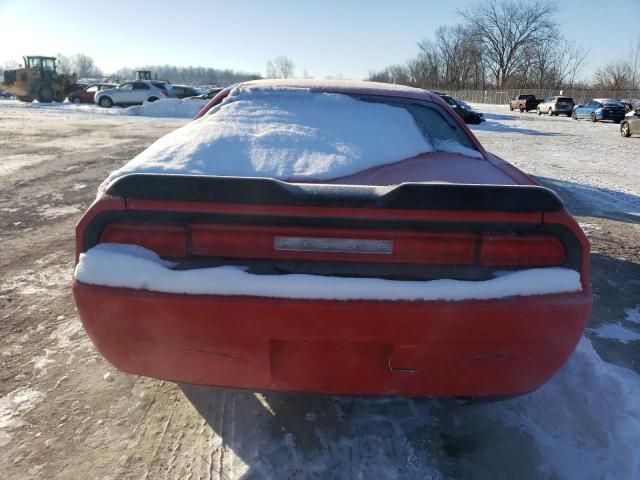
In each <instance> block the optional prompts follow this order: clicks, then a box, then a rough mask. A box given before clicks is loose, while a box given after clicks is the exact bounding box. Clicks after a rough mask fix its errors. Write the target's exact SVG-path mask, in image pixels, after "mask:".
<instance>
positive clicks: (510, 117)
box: [470, 104, 640, 215]
mask: <svg viewBox="0 0 640 480" xmlns="http://www.w3.org/2000/svg"><path fill="white" fill-rule="evenodd" d="M473 106H474V108H476V109H477V110H479V111H481V112H484V114H485V118H486V122H483V123H482V124H480V125H471V126H470V128H471V130H472V131H473V132H474V134H475V135H476V136H477V137H478V139H479V140H480V142H481V143H482V144H483V146H484V147H485V149H486V150H487V151H489V152H492V153H494V154H496V155H498V156H500V157H502V158H504V159H505V160H507V161H508V162H510V163H513V164H514V165H516V166H517V167H519V168H521V169H522V170H524V171H525V172H527V173H528V174H530V175H535V176H538V177H540V179H541V180H542V181H543V182H544V183H546V184H548V185H549V186H550V187H552V188H555V187H558V188H560V189H564V190H568V191H569V192H570V193H571V194H572V195H575V196H576V198H577V199H578V200H581V201H583V202H586V203H588V204H589V206H590V207H595V208H597V209H598V210H600V211H602V212H611V211H613V212H618V213H623V214H631V215H640V178H639V177H638V175H637V174H636V172H637V169H638V158H639V156H640V153H639V151H640V150H639V148H638V146H639V145H638V142H639V139H638V137H631V138H623V137H621V136H620V133H619V132H620V125H618V124H615V123H612V122H597V123H591V122H589V121H587V120H573V119H572V118H569V117H560V116H558V117H549V116H546V115H543V116H538V115H537V114H535V113H533V112H530V113H519V112H517V111H515V112H510V111H509V108H508V106H507V105H485V104H474V105H473Z"/></svg>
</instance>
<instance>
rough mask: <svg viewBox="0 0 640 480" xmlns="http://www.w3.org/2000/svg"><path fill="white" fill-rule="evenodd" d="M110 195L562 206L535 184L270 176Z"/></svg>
mask: <svg viewBox="0 0 640 480" xmlns="http://www.w3.org/2000/svg"><path fill="white" fill-rule="evenodd" d="M106 193H107V194H109V195H113V196H117V197H123V198H129V199H144V200H177V201H198V202H214V203H244V204H267V205H292V206H313V207H354V208H388V209H394V208H395V209H408V210H482V211H492V210H494V211H506V212H539V211H543V212H553V211H558V210H560V209H562V208H563V205H562V201H561V200H560V198H559V197H558V195H556V193H555V192H553V191H552V190H549V189H548V188H544V187H540V186H534V185H531V186H530V185H469V184H463V185H460V184H446V183H402V184H400V185H390V186H354V185H334V184H314V183H288V182H283V181H281V180H274V179H271V178H247V177H209V176H197V175H163V174H131V175H126V176H123V177H121V178H119V179H117V180H115V181H114V182H113V183H111V184H110V185H109V186H108V187H107V190H106Z"/></svg>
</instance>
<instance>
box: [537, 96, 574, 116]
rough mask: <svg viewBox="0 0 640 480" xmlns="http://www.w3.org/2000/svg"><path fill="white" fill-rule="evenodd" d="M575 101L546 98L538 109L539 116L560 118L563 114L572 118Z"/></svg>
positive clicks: (558, 97)
mask: <svg viewBox="0 0 640 480" xmlns="http://www.w3.org/2000/svg"><path fill="white" fill-rule="evenodd" d="M573 106H574V101H573V98H571V97H562V96H555V97H547V98H545V99H544V100H543V101H542V103H541V104H540V105H538V108H537V109H536V110H537V111H538V115H542V114H543V113H546V114H547V115H549V116H552V115H555V116H558V115H560V114H561V113H562V114H564V115H566V116H567V117H570V116H571V112H572V111H573Z"/></svg>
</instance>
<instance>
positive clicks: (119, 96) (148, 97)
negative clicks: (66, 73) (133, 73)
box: [94, 80, 168, 108]
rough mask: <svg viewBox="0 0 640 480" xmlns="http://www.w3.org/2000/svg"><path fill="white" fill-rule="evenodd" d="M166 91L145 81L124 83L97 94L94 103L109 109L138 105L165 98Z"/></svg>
mask: <svg viewBox="0 0 640 480" xmlns="http://www.w3.org/2000/svg"><path fill="white" fill-rule="evenodd" d="M167 96H168V94H167V93H166V90H164V91H163V90H161V89H160V88H158V87H157V86H155V85H154V84H153V82H150V81H147V80H136V81H134V82H125V83H123V84H122V85H119V86H118V87H116V88H110V89H108V90H102V91H101V92H97V93H96V95H95V98H94V101H95V102H96V103H97V104H98V105H100V106H101V107H105V108H110V107H112V106H113V105H138V104H141V103H143V102H155V101H156V100H160V99H162V98H166V97H167Z"/></svg>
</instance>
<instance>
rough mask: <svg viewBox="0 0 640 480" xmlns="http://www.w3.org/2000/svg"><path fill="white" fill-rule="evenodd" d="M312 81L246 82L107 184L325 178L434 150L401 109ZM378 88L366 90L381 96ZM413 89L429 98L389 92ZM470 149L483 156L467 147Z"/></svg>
mask: <svg viewBox="0 0 640 480" xmlns="http://www.w3.org/2000/svg"><path fill="white" fill-rule="evenodd" d="M299 82H300V81H298V82H290V81H287V85H290V84H292V83H294V84H298V83H299ZM311 83H312V82H305V85H307V87H304V88H301V87H291V86H285V85H284V83H283V84H282V86H281V87H280V86H279V85H278V86H276V87H275V88H274V81H269V82H266V83H265V82H249V83H245V84H243V85H242V86H241V88H235V89H234V90H233V91H232V92H231V93H230V95H229V96H228V97H227V98H226V99H225V100H224V101H223V102H222V103H220V104H219V105H216V106H215V107H214V108H212V109H211V110H210V111H209V112H208V113H207V115H205V116H203V117H201V118H199V119H198V120H195V121H193V122H191V123H189V124H187V125H185V126H184V127H182V128H180V129H178V130H176V131H174V132H171V133H170V134H168V135H166V136H164V137H162V138H161V139H159V140H158V141H156V142H155V143H154V144H153V145H151V146H150V147H149V148H148V149H147V150H145V151H143V152H142V153H141V154H139V155H138V156H137V157H135V158H134V159H133V160H132V161H131V162H129V163H128V164H127V165H125V166H124V167H123V168H121V169H119V170H116V171H115V172H113V173H112V174H111V175H110V176H109V178H108V180H107V182H106V185H108V184H109V183H111V182H113V181H114V180H115V179H117V178H119V177H121V176H124V175H127V174H132V173H169V174H188V175H222V176H245V177H269V178H278V179H285V180H305V179H308V180H327V179H332V178H337V177H342V176H347V175H351V174H354V173H356V172H359V171H362V170H365V169H367V168H371V167H374V166H378V165H385V164H389V163H392V162H397V161H399V160H403V159H407V158H411V157H414V156H416V155H419V154H421V153H425V152H430V151H434V150H436V148H434V146H433V145H432V144H431V143H430V142H429V141H428V140H427V139H426V138H425V136H424V135H423V134H422V132H421V131H420V129H419V128H418V126H417V125H416V123H415V121H414V119H413V117H412V115H411V114H410V113H409V112H408V111H407V110H405V109H404V108H400V107H396V106H392V105H388V104H383V103H375V102H365V101H361V100H358V99H355V98H353V97H350V96H347V95H340V94H336V93H325V92H312V91H311V90H310V87H309V86H308V85H310V84H311ZM340 83H341V85H343V86H344V88H349V89H351V91H352V90H353V89H352V87H350V86H348V85H351V84H352V83H353V82H340ZM361 83H365V82H357V84H358V85H360V84H361ZM317 84H318V85H325V86H326V84H327V82H326V81H322V82H317ZM332 85H333V87H332V88H338V87H337V86H336V85H335V84H332ZM377 85H378V84H376V86H375V87H372V88H371V90H369V91H376V92H378V91H379V90H378V86H377ZM413 90H417V91H418V92H420V95H424V94H426V92H424V91H421V90H418V89H410V88H409V87H396V86H393V87H390V88H389V89H388V90H387V92H411V91H413ZM403 95H404V94H403ZM407 95H408V93H407ZM405 96H406V95H405ZM442 145H443V147H439V148H438V149H441V150H444V151H451V150H455V151H458V152H460V150H461V149H465V148H466V147H463V146H461V145H457V144H456V145H451V144H447V143H446V142H445V143H443V144H442ZM465 151H468V152H467V153H468V154H469V156H473V155H474V154H475V155H477V156H480V154H479V152H477V151H475V150H472V149H470V148H466V150H465ZM103 186H104V185H103Z"/></svg>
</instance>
